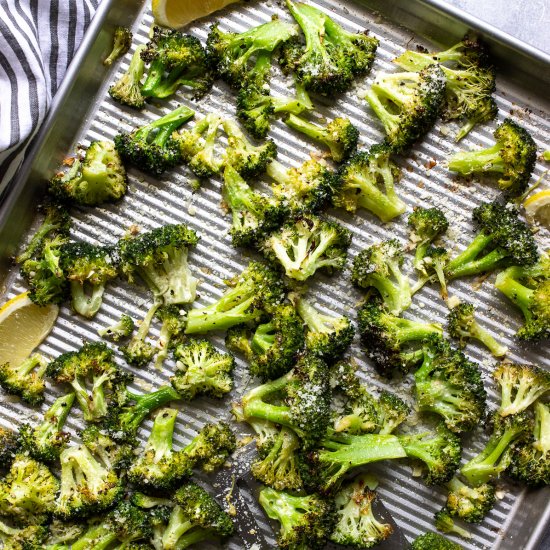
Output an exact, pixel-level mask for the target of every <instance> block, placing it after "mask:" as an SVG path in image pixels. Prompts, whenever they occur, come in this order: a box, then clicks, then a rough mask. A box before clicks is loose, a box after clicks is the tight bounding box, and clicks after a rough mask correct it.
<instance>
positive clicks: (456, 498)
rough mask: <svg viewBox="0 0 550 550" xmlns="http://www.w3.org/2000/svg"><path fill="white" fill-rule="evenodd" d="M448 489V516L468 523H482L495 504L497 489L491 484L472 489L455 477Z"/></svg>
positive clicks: (446, 508) (446, 506)
mask: <svg viewBox="0 0 550 550" xmlns="http://www.w3.org/2000/svg"><path fill="white" fill-rule="evenodd" d="M447 489H448V490H449V493H448V495H447V503H446V505H445V510H446V512H447V514H448V515H450V516H451V517H458V518H460V519H462V520H464V521H467V522H468V523H481V522H482V521H483V519H484V518H485V516H486V515H487V514H488V513H489V512H490V511H491V509H492V508H493V506H494V504H495V499H496V497H495V487H494V485H492V484H490V483H483V484H481V485H480V486H479V487H470V486H469V485H467V484H466V483H463V482H462V481H461V480H460V479H458V478H457V477H453V479H451V481H449V483H447Z"/></svg>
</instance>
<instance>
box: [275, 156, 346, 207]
mask: <svg viewBox="0 0 550 550" xmlns="http://www.w3.org/2000/svg"><path fill="white" fill-rule="evenodd" d="M266 171H267V173H268V175H269V176H270V177H271V178H273V179H274V180H275V185H273V194H274V195H275V197H276V198H277V199H279V200H280V201H281V202H283V203H284V204H286V205H287V206H288V207H289V209H290V211H291V212H294V213H297V212H305V213H316V212H318V211H320V210H322V209H323V208H324V207H325V206H327V205H328V204H329V203H330V201H331V199H332V197H333V195H334V193H335V192H336V191H337V189H338V187H339V181H338V176H337V175H336V174H335V173H334V172H333V171H332V170H330V169H329V168H328V167H327V165H326V163H325V162H324V161H322V160H316V159H310V160H306V161H305V162H304V163H303V164H302V165H301V166H299V167H297V168H294V167H292V168H288V169H287V168H286V167H285V166H283V165H282V164H281V163H280V162H277V161H273V162H272V163H271V164H270V165H269V166H268V167H267V170H266Z"/></svg>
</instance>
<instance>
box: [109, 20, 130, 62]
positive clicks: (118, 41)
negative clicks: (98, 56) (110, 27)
mask: <svg viewBox="0 0 550 550" xmlns="http://www.w3.org/2000/svg"><path fill="white" fill-rule="evenodd" d="M131 45H132V31H130V29H127V28H126V27H121V26H118V27H115V32H114V33H113V49H112V50H111V53H110V54H109V55H108V57H107V58H106V59H105V61H103V65H107V67H110V66H111V65H112V64H113V63H114V62H115V61H116V60H117V59H118V58H119V57H122V56H123V55H124V54H125V53H126V52H127V51H128V50H129V49H130V46H131Z"/></svg>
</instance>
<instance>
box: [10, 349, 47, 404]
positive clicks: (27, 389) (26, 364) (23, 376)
mask: <svg viewBox="0 0 550 550" xmlns="http://www.w3.org/2000/svg"><path fill="white" fill-rule="evenodd" d="M47 367H48V363H47V361H46V359H45V358H44V357H42V356H41V355H40V354H39V353H34V354H33V355H31V356H30V357H27V359H25V360H24V361H23V362H22V363H21V364H20V365H17V366H12V365H11V363H4V364H3V365H0V386H1V387H2V388H3V389H4V391H6V392H7V393H10V394H12V395H17V396H18V397H20V398H21V399H22V400H23V401H25V403H28V404H29V405H35V406H36V405H40V403H42V402H43V401H44V390H45V388H46V383H45V381H44V374H45V373H46V369H47Z"/></svg>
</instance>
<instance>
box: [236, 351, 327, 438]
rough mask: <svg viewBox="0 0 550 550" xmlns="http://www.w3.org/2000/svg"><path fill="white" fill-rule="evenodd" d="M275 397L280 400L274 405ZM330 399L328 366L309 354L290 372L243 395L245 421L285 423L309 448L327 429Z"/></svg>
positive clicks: (283, 424)
mask: <svg viewBox="0 0 550 550" xmlns="http://www.w3.org/2000/svg"><path fill="white" fill-rule="evenodd" d="M273 397H278V400H277V401H276V404H275V403H273V402H271V401H272V398H273ZM330 400H331V390H330V380H329V372H328V367H327V365H326V363H324V362H323V361H322V360H321V359H319V358H317V357H315V356H313V355H308V354H306V355H303V356H302V357H301V358H300V359H299V360H298V362H297V363H296V366H295V367H294V368H293V369H292V370H291V371H290V372H288V373H287V374H285V375H284V376H281V377H280V378H278V379H277V380H273V381H270V382H266V383H264V384H262V385H260V386H257V387H256V388H254V389H252V390H250V391H249V392H248V393H247V394H246V395H244V396H243V398H242V407H243V415H244V421H247V420H248V419H249V418H261V419H264V420H269V421H271V422H275V423H277V424H281V425H282V426H286V427H288V428H290V429H291V430H293V431H294V432H296V434H297V435H298V436H299V437H300V438H301V439H302V441H303V443H304V445H305V446H311V445H312V444H314V443H315V442H316V441H317V440H319V439H320V438H321V437H323V435H324V433H325V431H326V429H327V426H328V423H329V421H330Z"/></svg>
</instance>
